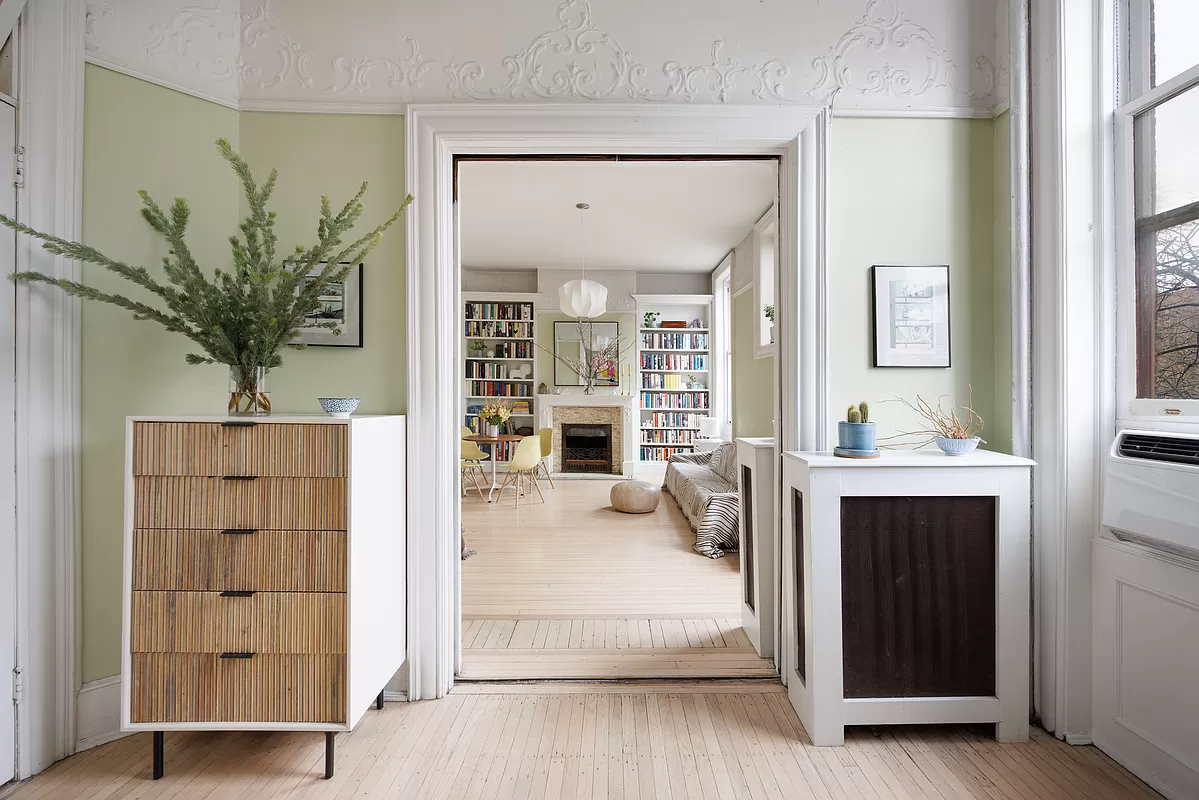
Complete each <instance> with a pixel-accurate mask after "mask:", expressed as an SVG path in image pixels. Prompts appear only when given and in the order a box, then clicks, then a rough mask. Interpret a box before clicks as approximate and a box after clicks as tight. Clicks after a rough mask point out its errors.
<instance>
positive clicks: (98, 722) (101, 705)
mask: <svg viewBox="0 0 1199 800" xmlns="http://www.w3.org/2000/svg"><path fill="white" fill-rule="evenodd" d="M75 721H76V724H77V726H78V730H77V733H78V736H77V741H76V743H75V752H77V753H79V752H82V751H84V750H89V749H91V748H93V747H99V746H100V745H102V744H108V743H109V742H112V741H115V740H117V739H120V738H121V737H122V736H128V735H129V734H128V733H125V732H123V731H122V730H121V676H120V675H114V676H112V677H111V678H101V679H100V680H98V681H92V682H90V683H85V684H84V685H83V688H82V689H80V690H79V696H78V699H77V700H76V703H75Z"/></svg>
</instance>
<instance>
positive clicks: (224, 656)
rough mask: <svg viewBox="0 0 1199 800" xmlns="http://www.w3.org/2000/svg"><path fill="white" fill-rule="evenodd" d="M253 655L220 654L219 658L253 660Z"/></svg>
mask: <svg viewBox="0 0 1199 800" xmlns="http://www.w3.org/2000/svg"><path fill="white" fill-rule="evenodd" d="M253 657H254V654H253V653H221V658H253Z"/></svg>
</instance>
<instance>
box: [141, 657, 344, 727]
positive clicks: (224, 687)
mask: <svg viewBox="0 0 1199 800" xmlns="http://www.w3.org/2000/svg"><path fill="white" fill-rule="evenodd" d="M132 671H133V674H132V677H131V681H130V685H131V692H130V694H131V697H130V719H131V721H133V722H323V723H344V722H345V721H346V712H345V708H346V700H345V694H346V658H345V656H343V655H273V654H258V655H255V656H253V657H249V658H222V657H221V656H220V655H217V654H215V653H134V654H133V655H132Z"/></svg>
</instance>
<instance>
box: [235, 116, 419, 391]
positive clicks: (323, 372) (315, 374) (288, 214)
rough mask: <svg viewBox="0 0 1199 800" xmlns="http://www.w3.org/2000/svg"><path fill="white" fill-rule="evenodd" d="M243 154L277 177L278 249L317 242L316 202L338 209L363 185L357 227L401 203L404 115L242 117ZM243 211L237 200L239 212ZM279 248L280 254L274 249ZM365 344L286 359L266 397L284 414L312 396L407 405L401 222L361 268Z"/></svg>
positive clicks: (366, 227) (312, 350)
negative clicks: (323, 200) (326, 198)
mask: <svg viewBox="0 0 1199 800" xmlns="http://www.w3.org/2000/svg"><path fill="white" fill-rule="evenodd" d="M240 152H241V154H242V156H244V157H245V159H246V160H247V161H248V162H249V163H250V165H251V166H252V167H254V169H255V171H256V172H259V173H261V174H262V175H263V177H264V178H265V176H266V174H267V173H268V172H269V170H270V169H271V168H272V167H273V168H275V169H278V170H279V185H278V187H277V188H276V189H275V195H274V199H273V201H272V204H271V207H272V208H273V209H274V210H275V211H277V212H278V214H279V221H278V223H277V225H276V230H277V232H278V234H279V241H280V244H281V245H286V246H287V247H288V249H291V248H292V247H294V245H296V244H305V245H309V244H311V243H313V242H315V241H316V223H317V219H318V214H319V212H320V198H321V195H328V196H329V198H330V200H332V201H333V206H334V208H340V207H341V206H342V205H343V204H344V203H345V202H346V201H347V200H348V199H350V198H351V197H353V195H354V193H355V192H356V191H358V187H359V185H360V184H361V183H362V182H363V181H367V182H368V183H369V184H370V188H369V189H368V190H367V193H366V197H365V198H364V203H365V205H366V213H364V214H363V216H362V219H361V221H360V222H359V223H358V228H357V230H358V231H359V232H360V233H361V232H365V231H369V230H370V229H371V228H373V227H374V226H376V225H378V224H379V223H381V222H384V221H385V220H386V219H387V218H388V217H390V216H391V215H392V214H393V213H394V212H395V210H396V209H397V208H398V207H399V206H400V204H401V203H402V202H403V201H404V118H403V117H399V116H385V115H361V116H359V115H353V114H276V113H261V112H246V113H243V114H242V115H241V150H240ZM244 212H245V208H244V199H243V207H242V213H244ZM281 249H282V248H281ZM362 288H363V337H362V341H363V347H362V348H361V349H357V348H340V347H337V348H335V347H312V348H308V349H306V350H303V351H299V352H290V353H288V354H286V355H285V356H284V365H283V367H281V368H280V369H278V370H276V371H275V372H273V373H272V377H271V399H272V401H273V402H274V403H275V409H276V410H278V411H281V412H283V413H297V412H308V411H312V412H317V413H319V412H320V404H319V403H317V400H316V398H318V397H330V396H332V397H359V398H361V399H362V405H361V406H359V411H361V412H363V413H367V414H380V413H389V414H399V413H403V412H404V410H405V408H406V401H405V384H406V379H405V373H404V371H405V370H406V369H407V357H406V349H405V347H404V341H405V331H406V326H407V308H406V305H405V302H406V301H405V298H406V294H405V272H404V223H403V222H402V221H401V222H399V223H397V224H396V225H394V226H393V227H392V228H391V230H389V231H388V232H387V234H386V235H385V236H384V238H383V242H382V243H381V244H380V245H379V246H378V247H377V248H375V250H374V251H372V252H371V253H370V254H369V255H368V256H367V257H366V261H365V262H364V266H363V276H362Z"/></svg>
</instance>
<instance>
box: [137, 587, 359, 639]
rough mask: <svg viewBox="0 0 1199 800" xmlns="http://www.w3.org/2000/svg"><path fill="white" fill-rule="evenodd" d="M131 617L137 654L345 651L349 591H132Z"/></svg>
mask: <svg viewBox="0 0 1199 800" xmlns="http://www.w3.org/2000/svg"><path fill="white" fill-rule="evenodd" d="M247 595H248V596H247ZM130 622H131V625H130V632H129V640H130V641H129V649H130V651H131V652H134V653H230V652H232V653H344V652H345V651H346V596H345V595H344V594H338V593H332V592H311V593H302V592H255V593H253V594H248V593H245V592H238V593H233V594H222V593H220V592H134V593H133V613H132V615H131V620H130Z"/></svg>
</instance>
